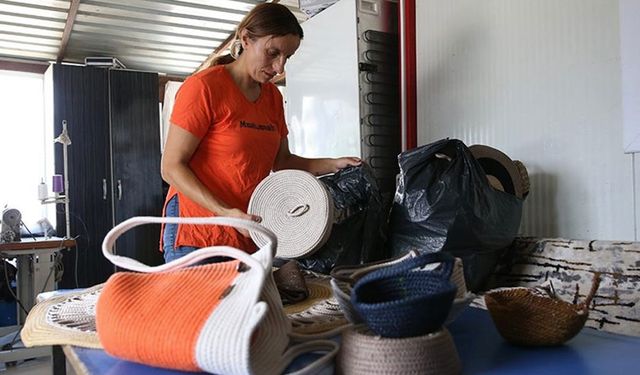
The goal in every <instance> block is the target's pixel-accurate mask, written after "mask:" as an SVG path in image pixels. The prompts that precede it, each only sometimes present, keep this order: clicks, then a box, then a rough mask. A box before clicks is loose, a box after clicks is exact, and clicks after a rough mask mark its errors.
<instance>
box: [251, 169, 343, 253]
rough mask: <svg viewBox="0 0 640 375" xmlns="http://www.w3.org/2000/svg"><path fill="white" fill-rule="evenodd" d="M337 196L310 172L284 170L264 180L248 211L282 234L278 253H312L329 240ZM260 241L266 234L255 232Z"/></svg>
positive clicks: (257, 242) (258, 243) (259, 242)
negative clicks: (334, 202)
mask: <svg viewBox="0 0 640 375" xmlns="http://www.w3.org/2000/svg"><path fill="white" fill-rule="evenodd" d="M333 210H334V207H333V200H332V198H331V196H330V194H329V192H328V191H327V189H326V188H325V186H324V184H323V183H322V182H321V181H319V180H318V179H317V178H316V177H314V176H313V175H312V174H310V173H308V172H303V171H298V170H282V171H278V172H275V173H272V174H271V175H269V176H268V177H267V178H265V179H264V180H262V182H260V183H259V184H258V186H257V187H256V189H255V190H254V192H253V194H252V195H251V200H250V201H249V209H248V212H249V213H251V214H253V215H258V216H260V217H261V218H262V222H261V224H262V225H263V226H265V227H266V228H268V229H270V230H271V231H272V232H273V233H275V234H276V236H277V237H278V245H277V249H276V256H277V257H280V258H288V259H296V258H302V257H304V256H309V255H311V254H313V253H314V252H315V251H317V250H319V249H320V247H322V245H324V244H325V242H327V240H328V239H329V236H330V235H331V228H332V226H333ZM251 238H252V239H253V241H254V242H255V243H256V245H258V246H259V247H260V246H263V245H264V244H265V243H266V240H265V238H264V237H263V236H262V235H260V234H259V233H257V232H251Z"/></svg>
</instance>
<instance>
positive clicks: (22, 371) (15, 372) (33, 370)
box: [0, 357, 53, 375]
mask: <svg viewBox="0 0 640 375" xmlns="http://www.w3.org/2000/svg"><path fill="white" fill-rule="evenodd" d="M52 373H53V370H52V368H51V357H43V358H37V359H32V360H29V361H20V362H19V363H18V365H17V366H13V367H6V366H5V365H4V363H0V374H2V375H5V374H6V375H51V374H52Z"/></svg>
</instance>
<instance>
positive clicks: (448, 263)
mask: <svg viewBox="0 0 640 375" xmlns="http://www.w3.org/2000/svg"><path fill="white" fill-rule="evenodd" d="M454 260H455V259H454V257H453V255H451V254H449V253H444V252H442V251H439V252H437V253H425V254H420V255H418V256H416V257H414V258H408V259H405V260H403V261H402V262H400V263H397V264H394V265H392V266H388V267H384V268H380V269H378V270H375V271H372V272H370V273H368V274H367V275H365V276H364V277H362V278H361V279H360V280H358V281H357V282H356V284H359V285H364V284H366V283H369V282H370V281H371V280H378V279H382V278H389V277H395V276H398V275H403V274H405V273H407V272H409V271H411V270H412V269H415V268H421V267H424V266H426V265H427V264H432V263H441V265H440V266H438V267H437V268H436V269H434V270H432V271H430V273H431V274H433V275H435V276H439V277H442V278H443V279H447V280H449V278H450V277H451V271H452V270H453V263H454ZM354 288H355V286H354Z"/></svg>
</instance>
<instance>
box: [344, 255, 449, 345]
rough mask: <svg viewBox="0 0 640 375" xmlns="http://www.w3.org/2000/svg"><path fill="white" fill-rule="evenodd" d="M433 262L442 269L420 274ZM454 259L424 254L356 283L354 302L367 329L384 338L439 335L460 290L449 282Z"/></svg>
mask: <svg viewBox="0 0 640 375" xmlns="http://www.w3.org/2000/svg"><path fill="white" fill-rule="evenodd" d="M434 261H441V263H442V266H441V267H439V268H437V269H435V270H431V271H418V270H416V269H417V268H421V267H424V266H425V265H427V264H431V263H433V262H434ZM453 261H454V259H453V257H452V256H451V255H448V254H445V253H431V254H423V255H420V256H418V257H415V258H409V259H407V260H405V261H403V262H401V263H398V264H396V265H393V266H389V267H386V268H381V269H378V270H376V271H373V272H371V273H369V274H367V275H366V276H364V277H363V278H361V279H360V280H358V281H357V282H356V284H355V285H354V287H353V290H352V291H351V302H352V303H353V306H354V307H355V309H356V311H357V312H358V313H359V315H360V316H361V317H362V319H363V320H364V322H365V323H366V324H367V326H368V327H369V328H370V329H371V330H372V331H373V332H375V333H377V334H378V335H380V336H382V337H396V338H398V337H412V336H420V335H425V334H428V333H432V332H435V331H437V330H438V329H440V328H441V327H442V324H443V323H444V322H445V320H446V318H447V315H448V314H449V311H450V310H451V305H452V303H453V299H454V297H455V295H456V290H457V287H456V285H455V284H454V283H452V282H451V281H450V280H449V278H450V277H451V270H452V268H453Z"/></svg>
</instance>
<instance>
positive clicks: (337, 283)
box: [331, 252, 475, 324]
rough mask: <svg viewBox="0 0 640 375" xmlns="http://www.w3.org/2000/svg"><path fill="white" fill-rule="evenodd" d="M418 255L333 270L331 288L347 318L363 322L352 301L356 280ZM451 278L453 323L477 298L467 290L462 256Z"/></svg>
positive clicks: (455, 264)
mask: <svg viewBox="0 0 640 375" xmlns="http://www.w3.org/2000/svg"><path fill="white" fill-rule="evenodd" d="M418 255H419V253H418V252H410V253H407V254H405V255H403V256H402V257H398V258H393V259H388V260H385V261H381V262H373V263H367V264H362V265H358V266H340V267H336V268H334V269H333V270H331V289H332V290H333V296H334V297H335V299H336V300H337V301H338V304H339V305H340V308H341V309H342V312H343V313H344V316H345V317H346V318H347V320H348V321H349V322H351V323H354V324H359V323H362V322H363V320H362V317H361V316H360V314H359V313H358V311H357V310H356V309H355V308H354V307H353V304H352V303H351V290H352V289H353V284H355V282H356V281H358V280H359V279H360V278H362V277H363V276H365V275H367V274H368V273H370V272H372V271H375V270H377V269H380V268H383V267H388V266H391V265H393V264H397V263H399V262H401V261H403V260H405V259H407V258H411V257H415V256H418ZM435 265H437V264H435ZM450 280H451V282H452V283H454V284H455V285H456V287H457V291H456V296H455V299H454V301H453V305H452V306H451V311H450V312H449V315H448V316H447V320H446V322H445V324H449V323H452V322H453V321H454V320H455V319H456V318H457V317H458V316H459V315H460V314H461V313H462V311H464V309H465V308H466V307H467V306H469V304H470V303H471V301H472V300H473V299H474V298H475V295H474V294H473V293H471V292H469V291H467V285H466V283H465V280H464V271H463V266H462V260H461V259H460V258H455V263H454V265H453V271H452V272H451V278H450Z"/></svg>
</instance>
